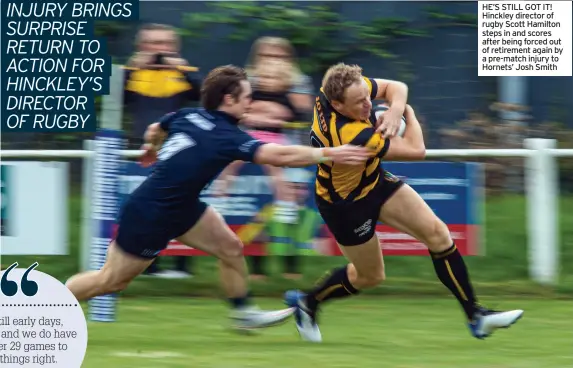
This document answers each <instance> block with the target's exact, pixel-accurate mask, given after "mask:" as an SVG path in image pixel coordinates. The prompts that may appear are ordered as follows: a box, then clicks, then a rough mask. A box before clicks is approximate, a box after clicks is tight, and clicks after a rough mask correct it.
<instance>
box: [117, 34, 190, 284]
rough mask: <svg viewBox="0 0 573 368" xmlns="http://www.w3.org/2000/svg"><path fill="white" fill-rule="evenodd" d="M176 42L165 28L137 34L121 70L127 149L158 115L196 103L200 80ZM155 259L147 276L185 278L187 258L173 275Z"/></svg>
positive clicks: (140, 138)
mask: <svg viewBox="0 0 573 368" xmlns="http://www.w3.org/2000/svg"><path fill="white" fill-rule="evenodd" d="M179 52H180V40H179V37H178V35H177V34H176V32H175V30H174V29H173V28H172V27H171V26H168V25H163V24H147V25H144V26H143V27H142V28H141V29H140V30H139V32H138V34H137V38H136V52H135V54H134V55H133V56H131V58H130V59H129V61H128V62H127V65H126V66H125V95H124V101H125V105H126V108H127V112H128V113H130V115H132V121H133V126H132V129H131V135H130V137H129V138H130V139H129V141H130V146H134V145H135V146H137V147H139V146H140V145H141V144H142V143H143V134H144V132H145V130H146V128H147V126H148V125H149V124H151V123H153V122H154V120H155V119H158V118H159V117H161V116H162V115H164V114H166V113H168V112H171V111H175V110H178V109H180V108H182V107H185V106H187V105H188V104H189V103H190V102H193V101H199V100H200V90H201V87H200V85H201V77H200V75H199V73H198V69H197V68H195V67H192V66H189V65H188V62H187V61H186V60H185V59H184V58H182V57H181V55H180V54H179ZM158 260H159V258H158V259H157V260H156V261H155V262H154V263H153V264H152V265H151V266H150V267H149V269H148V270H147V272H146V273H147V274H150V275H157V276H162V277H187V276H191V273H190V272H189V271H188V269H187V265H186V263H187V258H186V257H177V258H176V265H175V266H176V267H175V268H176V269H175V270H174V271H163V272H161V271H159V270H158V262H159V261H158Z"/></svg>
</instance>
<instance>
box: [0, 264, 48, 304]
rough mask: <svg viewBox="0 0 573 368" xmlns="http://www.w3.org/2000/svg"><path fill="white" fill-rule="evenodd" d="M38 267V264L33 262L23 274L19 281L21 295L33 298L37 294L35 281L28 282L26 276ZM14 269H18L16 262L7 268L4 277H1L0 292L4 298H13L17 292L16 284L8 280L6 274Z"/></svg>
mask: <svg viewBox="0 0 573 368" xmlns="http://www.w3.org/2000/svg"><path fill="white" fill-rule="evenodd" d="M38 266H39V264H38V262H34V264H33V265H31V266H30V267H28V269H27V270H26V272H24V275H23V276H22V280H20V289H21V290H22V294H24V295H26V296H34V295H36V294H37V293H38V284H37V283H36V282H35V281H31V280H28V274H29V273H30V272H31V271H32V270H33V269H34V268H36V267H38ZM16 267H18V262H15V263H13V264H12V265H11V266H10V267H8V269H6V272H4V275H2V280H0V290H1V291H2V294H4V295H6V296H14V295H16V293H17V292H18V283H17V282H16V281H10V280H8V274H9V273H10V271H12V270H13V269H14V268H16Z"/></svg>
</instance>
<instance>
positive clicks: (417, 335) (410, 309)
mask: <svg viewBox="0 0 573 368" xmlns="http://www.w3.org/2000/svg"><path fill="white" fill-rule="evenodd" d="M259 301H260V302H261V303H260V305H261V306H262V307H266V308H280V307H281V306H280V303H279V302H278V301H276V300H274V301H273V300H268V299H266V300H262V301H261V300H259ZM486 302H487V301H486ZM499 307H501V308H522V309H524V310H525V311H526V312H525V315H524V318H522V320H520V321H519V322H518V323H517V324H516V325H514V326H512V327H511V328H510V329H508V330H500V331H498V332H496V333H495V334H494V335H493V336H492V337H491V338H489V339H487V340H483V341H480V340H477V339H474V338H473V337H471V336H470V334H469V331H468V330H467V328H466V327H465V325H464V321H463V318H462V314H461V312H460V309H459V307H458V306H457V304H456V302H455V301H454V300H452V299H441V298H440V299H436V298H431V299H427V298H425V299H411V298H395V297H388V298H367V297H357V298H355V299H352V300H345V301H341V302H336V303H332V304H330V305H328V307H326V308H325V310H324V314H323V315H322V320H321V322H322V323H321V329H322V333H323V338H324V342H323V343H322V344H306V343H304V342H301V341H300V339H299V337H298V334H297V332H296V330H295V328H294V322H293V321H292V320H291V321H289V322H288V323H287V324H286V325H283V326H280V327H274V328H271V329H266V330H263V331H260V332H259V333H258V334H257V335H255V336H245V335H237V334H234V333H232V332H230V331H229V330H228V329H227V328H226V323H227V321H226V319H225V317H226V313H227V309H226V307H225V305H224V304H222V303H219V302H217V301H213V300H207V299H184V298H177V299H175V298H166V299H161V298H159V299H148V300H145V301H144V300H134V299H123V300H121V303H120V308H119V314H118V318H119V320H118V322H116V323H111V324H104V323H89V325H88V326H89V344H88V346H89V347H88V351H87V355H86V358H85V361H84V364H83V366H82V367H84V368H101V367H138V368H147V367H148V368H156V367H161V368H169V367H173V368H175V367H192V368H194V367H198V368H199V367H201V368H243V367H249V368H257V367H260V368H272V367H280V368H291V367H292V368H318V367H321V368H322V367H328V368H339V367H340V368H342V367H344V368H348V367H360V368H370V367H372V368H379V367H392V368H445V367H462V368H472V367H475V368H485V367H487V368H565V367H570V366H571V362H572V361H573V350H572V349H571V341H573V321H572V320H571V318H570V317H571V316H570V314H571V310H572V309H573V302H571V301H556V300H529V299H524V298H521V299H503V300H501V303H500V304H499Z"/></svg>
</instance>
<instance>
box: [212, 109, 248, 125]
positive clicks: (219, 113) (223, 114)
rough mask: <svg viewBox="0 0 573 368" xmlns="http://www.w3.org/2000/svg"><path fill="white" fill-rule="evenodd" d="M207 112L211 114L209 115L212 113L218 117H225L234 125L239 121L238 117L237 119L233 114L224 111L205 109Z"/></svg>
mask: <svg viewBox="0 0 573 368" xmlns="http://www.w3.org/2000/svg"><path fill="white" fill-rule="evenodd" d="M207 112H208V113H209V114H211V115H214V116H217V117H220V118H222V119H225V120H227V121H228V122H229V123H231V124H234V125H238V124H239V121H240V119H237V118H236V117H234V116H233V115H230V114H227V113H226V112H224V111H221V110H211V111H209V110H207Z"/></svg>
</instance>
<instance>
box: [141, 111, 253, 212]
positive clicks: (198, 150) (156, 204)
mask: <svg viewBox="0 0 573 368" xmlns="http://www.w3.org/2000/svg"><path fill="white" fill-rule="evenodd" d="M159 123H160V124H161V127H162V128H163V129H164V130H165V131H167V132H168V136H167V138H166V139H165V143H164V144H163V146H162V147H161V149H160V151H159V152H158V155H157V156H158V160H157V162H156V163H155V165H154V168H153V172H152V173H151V175H150V176H149V177H148V178H147V179H146V180H145V181H144V182H143V183H142V184H141V185H140V186H139V187H138V188H137V189H136V190H135V191H134V192H133V193H132V195H131V196H130V200H131V201H137V202H141V203H142V204H143V203H147V204H149V205H152V206H148V207H147V209H148V210H154V211H159V212H160V213H162V214H165V215H167V214H173V215H176V214H177V213H179V212H185V210H186V209H187V208H189V206H192V205H193V204H194V203H196V201H197V200H198V199H199V194H200V193H201V191H202V190H203V189H204V188H205V187H206V186H207V185H209V184H210V183H211V182H212V181H213V180H214V179H215V178H216V177H217V176H218V175H219V173H220V172H221V171H222V170H223V169H224V168H225V167H226V166H227V165H228V164H230V163H231V162H233V161H236V160H242V161H250V162H252V161H253V160H254V157H255V153H256V151H257V149H258V148H259V147H260V146H261V145H262V144H264V143H263V142H261V141H259V140H257V139H254V138H253V137H251V136H250V135H248V134H247V133H245V132H244V131H242V130H241V129H240V128H239V127H238V126H237V123H238V120H237V119H236V118H234V117H232V116H231V115H228V114H226V113H224V112H222V111H206V110H204V109H202V108H184V109H181V110H179V111H177V112H173V113H169V114H167V115H165V116H163V117H162V118H161V119H160V121H159Z"/></svg>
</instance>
